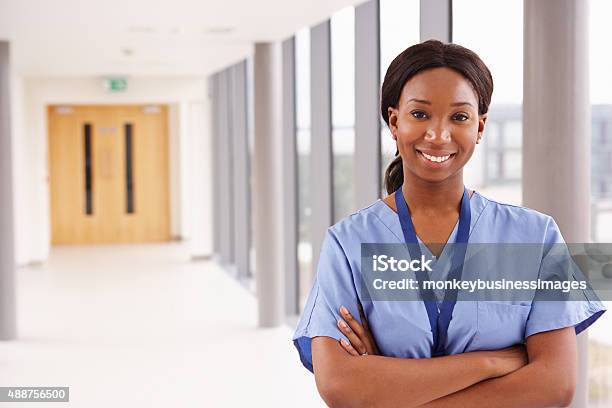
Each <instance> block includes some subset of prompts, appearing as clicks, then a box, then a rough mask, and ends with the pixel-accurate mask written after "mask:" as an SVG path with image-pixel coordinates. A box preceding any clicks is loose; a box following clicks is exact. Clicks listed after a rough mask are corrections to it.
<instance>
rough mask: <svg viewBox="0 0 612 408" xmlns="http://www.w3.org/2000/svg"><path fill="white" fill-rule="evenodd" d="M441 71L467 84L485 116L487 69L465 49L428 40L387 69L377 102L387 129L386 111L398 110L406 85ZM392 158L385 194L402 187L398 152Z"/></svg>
mask: <svg viewBox="0 0 612 408" xmlns="http://www.w3.org/2000/svg"><path fill="white" fill-rule="evenodd" d="M440 67H447V68H451V69H453V70H455V71H457V72H458V73H459V74H461V75H463V77H465V79H467V80H468V81H470V83H471V84H472V87H473V88H474V91H475V92H476V95H477V96H478V114H479V115H483V114H485V113H487V111H488V110H489V104H490V103H491V95H492V93H493V77H492V76H491V72H490V71H489V68H487V66H486V65H485V64H484V62H482V60H481V59H480V57H479V56H478V55H477V54H476V53H475V52H473V51H471V50H469V49H467V48H465V47H462V46H460V45H457V44H445V43H442V42H440V41H437V40H428V41H425V42H422V43H420V44H416V45H413V46H412V47H409V48H406V49H405V50H404V51H402V52H401V53H400V54H399V55H398V56H397V57H395V59H394V60H393V62H391V64H390V65H389V68H388V69H387V73H386V74H385V80H384V81H383V84H382V90H381V98H380V113H381V114H382V117H383V119H384V120H385V123H386V124H387V126H389V112H388V109H389V107H393V108H397V104H398V102H399V99H400V95H401V93H402V89H403V88H404V85H405V84H406V82H408V80H410V79H411V78H412V77H414V76H415V75H416V74H418V73H419V72H421V71H424V70H427V69H431V68H440ZM395 156H396V157H395V159H394V160H393V161H392V162H391V164H389V167H387V170H386V171H385V188H386V190H387V193H388V194H392V193H393V192H394V191H396V190H397V189H399V188H400V187H401V186H402V184H403V183H404V170H403V167H402V157H401V156H400V155H399V151H397V152H396V153H395Z"/></svg>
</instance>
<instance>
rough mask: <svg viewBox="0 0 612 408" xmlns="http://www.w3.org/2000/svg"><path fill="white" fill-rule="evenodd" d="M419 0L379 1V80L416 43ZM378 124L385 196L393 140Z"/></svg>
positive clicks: (393, 153)
mask: <svg viewBox="0 0 612 408" xmlns="http://www.w3.org/2000/svg"><path fill="white" fill-rule="evenodd" d="M419 13H420V1H419V0H380V83H381V85H382V83H383V80H384V78H385V74H386V73H387V68H389V64H390V63H391V61H393V59H394V58H395V57H396V56H397V55H398V54H399V53H401V52H402V51H404V50H405V49H406V48H408V47H410V46H411V45H414V44H417V43H418V42H419V41H420V40H419V39H420V33H419V19H420V17H419ZM381 121H382V124H381V127H380V152H381V160H380V163H381V169H380V170H381V171H380V174H381V180H383V182H381V186H382V191H381V197H382V196H385V195H387V192H386V189H385V186H384V176H385V171H386V170H387V167H388V165H389V163H391V161H393V158H394V157H395V151H396V146H395V141H394V140H393V139H392V137H391V132H390V131H389V128H388V127H387V124H386V123H385V122H384V121H383V120H382V118H381Z"/></svg>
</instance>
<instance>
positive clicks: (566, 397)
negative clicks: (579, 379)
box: [557, 381, 576, 407]
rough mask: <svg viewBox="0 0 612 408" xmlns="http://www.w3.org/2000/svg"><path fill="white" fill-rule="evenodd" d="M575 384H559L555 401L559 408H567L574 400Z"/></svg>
mask: <svg viewBox="0 0 612 408" xmlns="http://www.w3.org/2000/svg"><path fill="white" fill-rule="evenodd" d="M575 390H576V383H575V382H570V381H568V382H567V383H566V384H559V385H558V387H557V400H558V404H559V406H560V407H569V406H570V405H571V404H572V400H573V399H574V392H575Z"/></svg>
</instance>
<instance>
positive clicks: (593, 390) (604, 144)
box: [585, 0, 612, 408]
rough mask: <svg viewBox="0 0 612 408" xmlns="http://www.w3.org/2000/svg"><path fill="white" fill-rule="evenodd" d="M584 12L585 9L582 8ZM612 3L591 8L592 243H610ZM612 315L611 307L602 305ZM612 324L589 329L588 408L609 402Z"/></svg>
mask: <svg viewBox="0 0 612 408" xmlns="http://www.w3.org/2000/svg"><path fill="white" fill-rule="evenodd" d="M585 7H586V4H585ZM610 13H612V3H610V2H609V1H607V0H591V2H590V17H589V20H590V33H589V41H590V44H589V46H590V61H589V68H590V80H591V84H590V94H591V129H592V134H591V151H592V155H591V166H592V167H591V196H592V206H591V234H592V239H593V241H595V242H612V94H611V93H610V89H612V78H610V72H611V71H612V56H610V53H609V52H606V51H604V50H606V49H608V48H609V46H608V39H609V38H610V36H611V35H612V28H610V23H609V15H610ZM604 304H605V305H606V307H607V308H608V309H612V302H604ZM610 333H612V318H611V317H610V312H607V313H605V314H604V315H603V316H602V317H601V318H600V319H599V320H598V322H597V324H594V325H593V326H592V328H590V329H589V360H588V364H589V371H588V386H589V391H588V396H589V407H591V408H598V407H608V406H610V402H611V401H612V340H611V339H612V336H610Z"/></svg>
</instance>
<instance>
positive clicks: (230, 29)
mask: <svg viewBox="0 0 612 408" xmlns="http://www.w3.org/2000/svg"><path fill="white" fill-rule="evenodd" d="M233 31H234V27H209V28H206V29H204V32H205V33H206V34H230V33H232V32H233Z"/></svg>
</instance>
